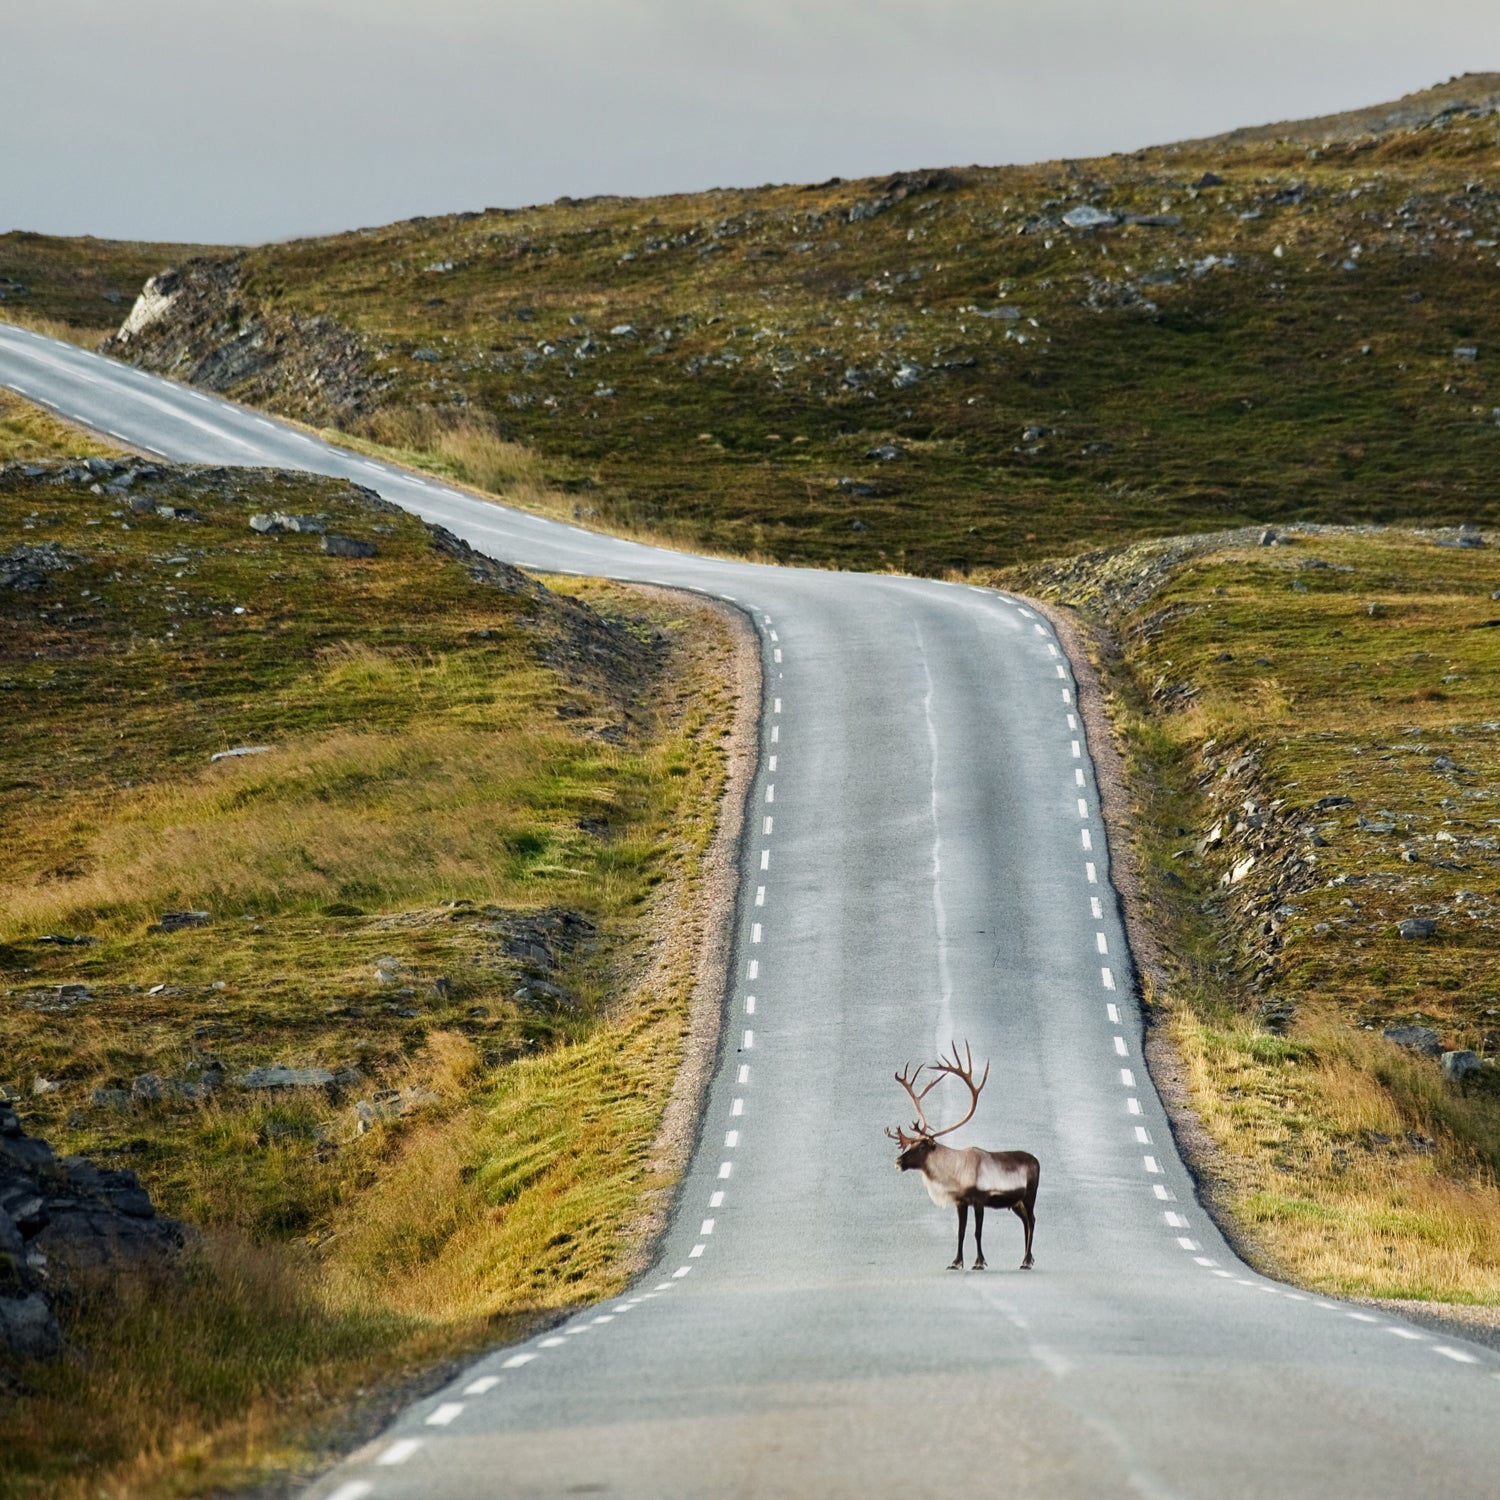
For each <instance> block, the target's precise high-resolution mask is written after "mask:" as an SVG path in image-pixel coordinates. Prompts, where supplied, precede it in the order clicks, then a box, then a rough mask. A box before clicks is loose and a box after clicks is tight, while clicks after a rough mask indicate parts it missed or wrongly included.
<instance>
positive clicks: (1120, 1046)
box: [1115, 1036, 1130, 1057]
mask: <svg viewBox="0 0 1500 1500" xmlns="http://www.w3.org/2000/svg"><path fill="white" fill-rule="evenodd" d="M1115 1051H1116V1053H1118V1054H1119V1056H1121V1057H1129V1056H1130V1048H1129V1047H1127V1046H1126V1045H1125V1038H1124V1037H1122V1036H1117V1037H1116V1038H1115Z"/></svg>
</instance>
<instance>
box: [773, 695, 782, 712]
mask: <svg viewBox="0 0 1500 1500" xmlns="http://www.w3.org/2000/svg"><path fill="white" fill-rule="evenodd" d="M771 712H772V713H773V714H779V713H780V712H781V699H780V698H773V699H771Z"/></svg>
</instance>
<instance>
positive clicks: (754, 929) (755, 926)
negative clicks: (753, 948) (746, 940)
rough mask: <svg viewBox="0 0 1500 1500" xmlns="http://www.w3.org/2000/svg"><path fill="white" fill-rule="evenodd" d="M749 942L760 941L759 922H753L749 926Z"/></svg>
mask: <svg viewBox="0 0 1500 1500" xmlns="http://www.w3.org/2000/svg"><path fill="white" fill-rule="evenodd" d="M750 941H751V942H752V943H758V942H759V941H760V923H759V922H753V923H751V925H750Z"/></svg>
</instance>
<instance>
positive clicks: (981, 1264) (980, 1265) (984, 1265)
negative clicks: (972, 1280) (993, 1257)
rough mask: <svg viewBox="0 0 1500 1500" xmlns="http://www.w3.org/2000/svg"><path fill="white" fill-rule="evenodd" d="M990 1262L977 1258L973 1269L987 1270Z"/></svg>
mask: <svg viewBox="0 0 1500 1500" xmlns="http://www.w3.org/2000/svg"><path fill="white" fill-rule="evenodd" d="M989 1265H990V1263H989V1262H988V1261H987V1260H976V1261H975V1262H974V1267H973V1269H974V1270H976V1271H987V1270H988V1269H989Z"/></svg>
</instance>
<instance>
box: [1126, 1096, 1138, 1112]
mask: <svg viewBox="0 0 1500 1500" xmlns="http://www.w3.org/2000/svg"><path fill="white" fill-rule="evenodd" d="M1140 1112H1141V1101H1140V1100H1139V1099H1127V1100H1126V1101H1125V1113H1126V1114H1127V1115H1138V1114H1140Z"/></svg>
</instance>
